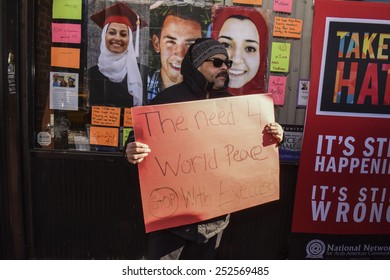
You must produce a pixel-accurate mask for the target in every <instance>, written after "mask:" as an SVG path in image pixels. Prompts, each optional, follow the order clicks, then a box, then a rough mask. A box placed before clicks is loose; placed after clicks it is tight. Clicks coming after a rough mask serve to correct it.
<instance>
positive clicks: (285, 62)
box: [270, 42, 291, 73]
mask: <svg viewBox="0 0 390 280" xmlns="http://www.w3.org/2000/svg"><path fill="white" fill-rule="evenodd" d="M290 48H291V44H290V43H278V42H273V43H272V51H271V66H270V71H271V72H284V73H287V72H288V69H289V64H290Z"/></svg>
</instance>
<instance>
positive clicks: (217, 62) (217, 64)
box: [205, 57, 233, 68]
mask: <svg viewBox="0 0 390 280" xmlns="http://www.w3.org/2000/svg"><path fill="white" fill-rule="evenodd" d="M205 61H210V62H212V63H213V65H214V67H216V68H219V67H221V66H222V64H224V63H225V65H226V66H227V68H230V67H232V65H233V61H231V60H228V59H227V60H222V59H220V58H217V57H215V58H209V59H206V60H205Z"/></svg>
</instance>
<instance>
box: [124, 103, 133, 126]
mask: <svg viewBox="0 0 390 280" xmlns="http://www.w3.org/2000/svg"><path fill="white" fill-rule="evenodd" d="M123 126H126V127H132V126H133V116H132V115H131V109H130V108H125V113H124V116H123Z"/></svg>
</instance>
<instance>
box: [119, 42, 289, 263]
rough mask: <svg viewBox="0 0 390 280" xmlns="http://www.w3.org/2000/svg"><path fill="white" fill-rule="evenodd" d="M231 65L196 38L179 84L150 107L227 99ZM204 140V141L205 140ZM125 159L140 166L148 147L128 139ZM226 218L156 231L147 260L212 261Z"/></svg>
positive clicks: (272, 129)
mask: <svg viewBox="0 0 390 280" xmlns="http://www.w3.org/2000/svg"><path fill="white" fill-rule="evenodd" d="M231 65H232V62H231V61H230V60H229V59H228V54H227V51H226V49H225V47H224V46H223V45H222V44H221V43H219V42H218V41H215V40H212V39H197V40H196V41H195V43H194V44H193V45H191V46H190V48H189V50H188V51H187V54H186V56H185V58H184V59H183V62H182V68H181V69H182V70H181V71H182V75H183V82H181V83H179V84H177V85H174V86H172V87H170V88H168V89H166V90H164V91H163V92H162V93H160V94H159V95H157V97H156V98H155V99H153V102H152V103H153V104H165V103H175V102H186V101H194V100H203V99H212V98H221V97H229V96H230V94H229V93H227V92H226V88H227V85H228V81H229V76H228V73H227V70H228V68H230V67H231ZM265 131H266V132H267V133H268V134H271V135H272V136H273V137H274V138H275V139H276V141H277V142H278V143H279V142H281V141H282V139H283V130H282V128H281V126H280V125H279V124H277V123H274V122H273V123H269V124H267V125H266V127H265ZM205 141H206V139H205ZM127 142H128V144H127V146H126V158H127V160H128V161H129V162H130V163H131V164H134V165H136V164H139V163H141V162H142V161H143V160H144V159H145V157H146V156H148V154H149V153H150V152H151V149H150V147H149V146H148V145H146V144H143V143H140V142H135V141H134V139H133V138H131V137H130V138H129V139H128V141H127ZM228 223H229V215H222V216H219V217H216V218H212V219H208V220H206V221H201V222H196V223H190V224H186V225H184V226H179V227H172V228H168V229H163V230H157V231H153V232H150V233H149V234H148V258H149V259H214V258H215V257H216V253H217V248H218V247H219V243H220V240H221V237H222V232H223V230H224V229H225V228H226V227H227V225H228Z"/></svg>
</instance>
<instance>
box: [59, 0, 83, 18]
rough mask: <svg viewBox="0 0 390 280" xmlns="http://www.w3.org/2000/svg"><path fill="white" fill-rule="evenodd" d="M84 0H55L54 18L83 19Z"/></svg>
mask: <svg viewBox="0 0 390 280" xmlns="http://www.w3.org/2000/svg"><path fill="white" fill-rule="evenodd" d="M81 11H82V0H66V1H64V0H53V18H54V19H81Z"/></svg>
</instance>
